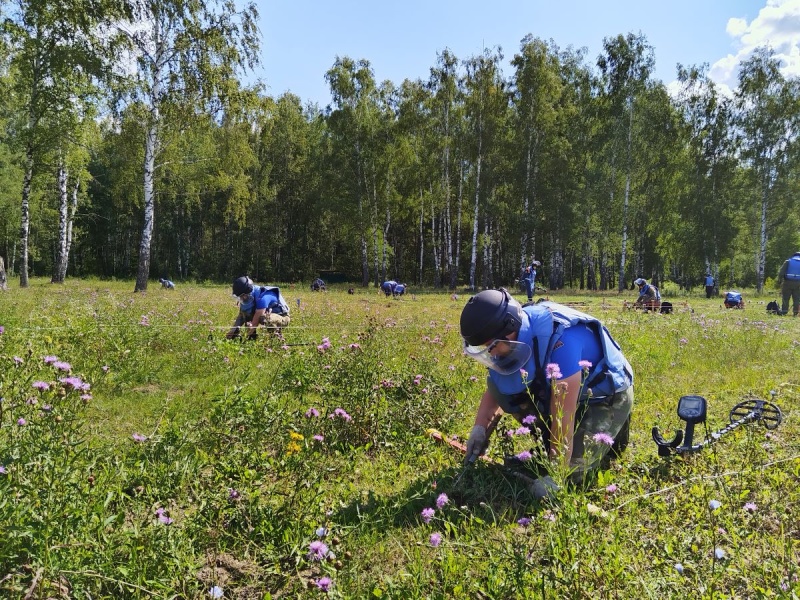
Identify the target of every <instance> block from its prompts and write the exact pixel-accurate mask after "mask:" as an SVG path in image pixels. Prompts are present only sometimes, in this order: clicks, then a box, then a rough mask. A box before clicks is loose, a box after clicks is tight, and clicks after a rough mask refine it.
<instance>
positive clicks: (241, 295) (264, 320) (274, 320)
mask: <svg viewBox="0 0 800 600" xmlns="http://www.w3.org/2000/svg"><path fill="white" fill-rule="evenodd" d="M233 295H234V296H236V297H237V298H238V299H239V315H238V316H237V317H236V320H235V321H234V323H233V328H232V329H231V330H230V331H229V332H228V333H227V335H226V337H227V338H228V339H233V338H236V337H239V335H240V329H241V328H242V327H244V328H245V331H244V334H245V335H246V336H247V338H248V339H255V338H256V337H257V335H258V326H259V325H264V326H266V328H267V329H268V330H269V331H271V332H274V333H280V331H281V329H283V328H284V327H286V326H287V325H289V305H288V304H287V303H286V300H285V299H284V298H283V296H282V295H281V291H280V289H278V288H277V287H274V286H265V285H260V286H257V285H254V284H253V282H252V280H251V279H250V278H249V277H237V278H236V279H234V280H233Z"/></svg>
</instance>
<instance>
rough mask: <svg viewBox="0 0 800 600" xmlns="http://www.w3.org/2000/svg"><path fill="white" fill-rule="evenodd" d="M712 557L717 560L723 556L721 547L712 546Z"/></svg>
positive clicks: (723, 551) (723, 552)
mask: <svg viewBox="0 0 800 600" xmlns="http://www.w3.org/2000/svg"><path fill="white" fill-rule="evenodd" d="M714 558H716V559H717V560H722V559H723V558H725V550H723V549H722V548H714Z"/></svg>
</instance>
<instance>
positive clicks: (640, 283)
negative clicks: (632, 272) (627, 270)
mask: <svg viewBox="0 0 800 600" xmlns="http://www.w3.org/2000/svg"><path fill="white" fill-rule="evenodd" d="M633 283H635V284H636V285H638V286H639V287H642V286H643V285H644V284H645V283H647V282H646V281H645V280H644V279H642V278H641V277H639V278H638V279H636V280H635V281H634V282H633Z"/></svg>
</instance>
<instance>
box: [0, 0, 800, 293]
mask: <svg viewBox="0 0 800 600" xmlns="http://www.w3.org/2000/svg"><path fill="white" fill-rule="evenodd" d="M0 10H1V11H2V18H3V24H2V42H0V92H2V93H1V94H0V126H2V128H3V131H4V133H5V135H4V136H3V137H2V139H0V257H3V258H4V259H5V264H6V268H7V270H8V271H9V274H10V275H12V276H15V277H18V278H19V282H20V285H21V286H23V287H26V286H27V285H28V278H29V276H31V275H38V276H42V275H46V276H49V277H51V279H52V281H53V282H62V281H64V279H65V277H67V276H77V277H83V276H99V277H103V278H110V277H115V278H131V277H135V278H136V286H135V289H136V291H141V290H146V289H147V284H148V281H149V280H150V279H153V278H158V277H166V278H170V279H173V280H187V279H193V280H199V281H204V280H210V281H226V280H228V281H229V280H230V279H232V278H233V277H234V276H237V275H240V274H242V273H247V274H249V275H251V276H252V277H253V278H254V279H256V280H257V281H262V282H292V281H308V280H310V279H312V278H314V277H316V276H317V275H319V274H320V273H336V274H341V276H342V277H345V278H347V279H349V280H351V281H358V282H360V283H361V284H362V285H364V286H367V285H369V284H371V283H372V284H378V283H379V282H380V281H382V280H384V279H397V280H402V281H404V282H406V283H409V284H412V285H425V286H435V287H437V288H439V287H440V288H456V287H463V286H466V287H469V288H472V289H475V288H479V287H486V286H497V285H508V284H510V283H511V282H513V280H514V279H515V278H516V277H518V276H519V273H520V271H521V269H522V267H523V266H524V264H525V263H526V262H527V261H530V260H532V259H533V258H536V259H537V260H540V261H541V262H542V263H543V269H542V270H543V272H544V274H545V276H546V278H545V281H544V282H543V283H544V285H546V286H547V287H549V288H551V289H559V288H563V287H575V288H581V289H592V290H613V289H619V290H622V289H623V288H625V287H626V286H629V285H630V282H631V281H632V279H634V278H635V277H639V276H643V277H645V278H648V279H652V280H655V281H656V282H663V281H674V282H677V283H678V284H680V285H690V284H697V283H699V280H700V278H701V276H702V275H704V274H705V273H706V272H710V273H712V274H713V275H714V276H715V277H716V278H717V280H718V281H719V282H720V284H721V285H738V286H755V287H757V288H758V289H759V291H760V290H762V289H763V287H764V285H765V283H766V282H767V280H768V279H770V278H774V277H775V274H776V273H777V270H778V268H779V266H780V264H781V263H782V261H783V260H784V259H785V258H786V257H787V256H788V255H790V254H791V253H792V252H794V251H796V250H798V249H800V203H798V199H797V198H798V187H799V183H800V182H798V173H800V170H799V169H798V158H800V154H799V153H798V147H797V144H796V140H797V134H798V126H799V125H800V123H799V122H798V119H799V118H800V85H799V84H798V79H797V78H792V77H788V76H785V75H783V74H782V72H781V64H780V62H779V60H778V59H777V58H776V57H775V55H774V53H773V52H772V50H771V49H770V48H768V47H763V48H760V49H758V50H757V51H756V52H755V53H754V54H753V55H752V56H751V57H750V58H749V59H748V60H747V61H745V62H743V63H742V64H741V65H740V71H739V76H738V77H739V78H738V86H737V88H736V89H735V90H733V93H732V94H730V95H726V94H723V93H722V91H721V90H720V89H719V88H718V86H716V85H715V84H714V82H713V81H712V80H711V79H710V78H709V77H708V73H707V71H708V68H707V65H699V66H683V65H677V71H676V74H677V80H678V82H679V88H680V89H679V90H677V91H674V92H673V93H669V92H668V91H667V89H666V87H665V85H664V84H663V82H661V81H659V80H657V79H655V78H654V76H653V72H654V66H655V54H654V50H653V48H652V46H650V44H649V43H648V41H647V39H646V37H645V36H644V35H642V34H641V33H638V34H634V33H629V34H627V35H617V36H613V37H608V38H606V39H604V41H603V49H602V52H601V53H600V55H599V56H597V57H595V59H594V60H590V59H589V58H588V57H587V56H586V51H585V50H584V49H575V48H572V47H569V48H567V49H562V48H560V47H559V46H558V45H557V44H556V43H555V42H554V41H552V40H550V41H544V40H541V39H538V38H534V37H532V36H528V37H526V38H524V39H523V40H522V41H521V42H520V47H519V48H518V49H517V51H516V53H515V54H514V55H513V58H512V60H511V61H510V65H511V72H510V74H508V75H506V74H504V72H503V61H504V56H503V54H502V51H501V50H500V49H499V48H493V49H488V50H485V51H484V52H483V53H481V54H479V55H476V56H471V57H466V58H458V57H456V56H454V55H453V54H452V53H451V52H450V51H448V50H444V51H443V52H441V53H439V54H438V55H437V56H436V57H435V64H434V65H433V66H432V67H431V69H430V74H429V77H428V78H427V79H426V80H422V79H419V80H415V81H411V80H405V81H403V82H402V83H400V84H399V85H398V84H396V83H393V82H391V81H384V82H378V81H376V80H375V76H374V72H373V70H372V67H371V65H370V62H369V61H368V60H366V59H361V60H354V59H352V58H350V57H346V56H343V57H335V59H334V60H333V64H332V66H331V68H330V69H329V70H328V71H327V72H326V73H325V74H324V77H325V80H326V81H327V83H328V85H329V87H330V92H331V98H332V102H331V104H330V105H328V106H326V107H319V106H318V105H316V104H311V103H304V102H303V100H302V99H301V98H298V97H297V96H295V95H292V94H284V95H281V96H279V97H277V98H273V97H271V96H269V95H267V94H266V93H265V92H264V89H263V86H261V85H260V84H256V85H246V84H245V83H244V82H245V81H246V79H245V78H246V76H247V74H248V73H252V72H253V71H254V69H256V68H257V66H258V61H257V57H258V52H259V33H258V30H257V26H256V22H257V18H258V15H257V12H256V9H255V7H254V6H253V5H252V4H246V5H243V6H236V5H234V4H233V3H231V2H207V3H182V2H176V1H174V0H142V1H139V2H135V1H134V2H131V1H129V0H97V1H96V2H93V3H92V4H91V9H89V8H88V4H87V3H86V2H85V1H77V0H64V2H60V3H58V4H55V3H49V2H46V1H41V2H39V1H36V2H34V1H29V2H23V1H19V0H18V1H17V2H0ZM301 26H302V24H298V27H301Z"/></svg>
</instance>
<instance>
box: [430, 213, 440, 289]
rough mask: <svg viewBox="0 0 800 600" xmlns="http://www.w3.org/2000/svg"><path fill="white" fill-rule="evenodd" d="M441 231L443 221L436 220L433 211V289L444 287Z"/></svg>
mask: <svg viewBox="0 0 800 600" xmlns="http://www.w3.org/2000/svg"><path fill="white" fill-rule="evenodd" d="M440 229H441V219H439V220H437V219H436V211H435V210H431V237H432V238H433V241H432V248H433V287H435V288H440V287H442V278H441V271H440V269H441V264H442V263H441V257H440V255H441V251H440V250H441V249H440V245H439V239H438V237H439V230H440Z"/></svg>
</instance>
